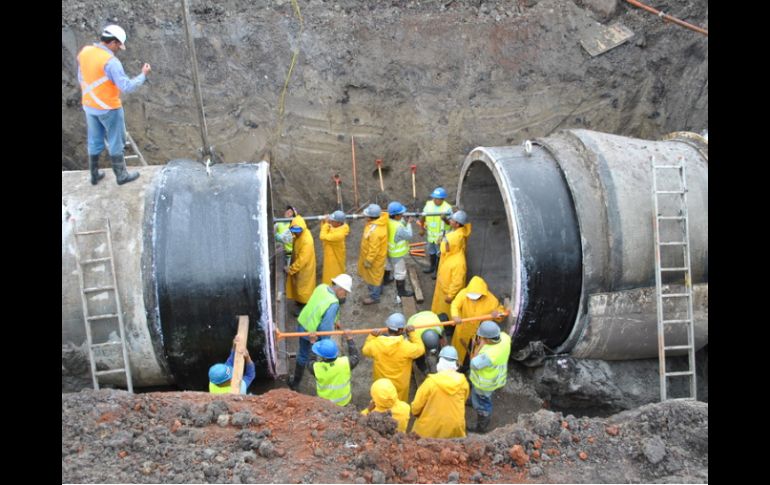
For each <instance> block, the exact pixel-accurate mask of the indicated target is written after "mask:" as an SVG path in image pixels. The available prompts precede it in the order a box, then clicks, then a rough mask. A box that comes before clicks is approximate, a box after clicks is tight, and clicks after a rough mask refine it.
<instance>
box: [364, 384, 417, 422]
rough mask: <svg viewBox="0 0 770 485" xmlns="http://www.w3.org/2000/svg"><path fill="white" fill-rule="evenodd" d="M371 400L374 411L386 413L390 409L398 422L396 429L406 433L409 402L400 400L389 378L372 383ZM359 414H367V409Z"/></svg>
mask: <svg viewBox="0 0 770 485" xmlns="http://www.w3.org/2000/svg"><path fill="white" fill-rule="evenodd" d="M371 393H372V401H374V411H373V412H375V413H386V412H388V411H390V414H391V415H392V416H393V419H395V420H396V422H397V423H398V430H399V431H401V432H402V433H406V427H407V425H408V424H409V404H407V403H405V402H404V401H401V400H400V399H399V398H398V393H397V392H396V386H394V385H393V383H392V382H391V381H390V379H384V378H383V379H377V380H376V381H374V383H373V384H372V389H371ZM361 414H363V415H367V414H369V410H368V409H364V410H363V411H361Z"/></svg>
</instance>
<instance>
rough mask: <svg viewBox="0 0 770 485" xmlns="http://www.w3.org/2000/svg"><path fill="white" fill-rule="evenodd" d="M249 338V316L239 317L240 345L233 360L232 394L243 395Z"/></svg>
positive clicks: (238, 336)
mask: <svg viewBox="0 0 770 485" xmlns="http://www.w3.org/2000/svg"><path fill="white" fill-rule="evenodd" d="M248 336H249V316H248V315H238V333H237V334H236V337H237V338H238V343H237V344H236V345H235V359H234V360H233V378H232V381H230V393H231V394H240V393H241V380H242V379H243V363H244V360H246V359H245V358H244V357H243V354H244V351H245V350H246V339H247V338H248Z"/></svg>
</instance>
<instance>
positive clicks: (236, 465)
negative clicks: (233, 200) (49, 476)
mask: <svg viewBox="0 0 770 485" xmlns="http://www.w3.org/2000/svg"><path fill="white" fill-rule="evenodd" d="M707 480H708V405H707V404H704V403H700V402H681V401H678V402H667V403H662V404H651V405H647V406H644V407H641V408H639V409H636V410H633V411H626V412H623V413H620V414H617V415H614V416H612V417H610V418H608V419H606V420H605V419H593V418H575V417H573V416H567V417H566V418H565V417H563V416H562V415H561V414H560V413H552V412H550V411H547V410H540V411H538V412H536V413H532V414H523V415H521V416H520V417H519V419H518V421H517V422H516V423H514V424H512V425H509V426H505V427H502V428H498V429H496V430H495V431H493V432H491V433H489V434H487V435H474V434H471V435H469V437H468V438H465V439H452V440H437V439H421V438H419V437H418V436H416V435H414V434H412V433H410V434H403V433H398V432H396V428H395V422H394V421H392V420H391V419H390V418H389V417H387V416H384V415H374V416H362V415H360V414H359V413H358V412H357V411H356V410H355V409H353V408H340V407H337V406H334V405H333V404H331V403H329V402H328V401H324V400H322V399H319V398H315V397H309V396H305V395H301V394H297V393H295V392H292V391H289V390H284V389H277V390H273V391H270V392H268V393H266V394H263V395H260V396H230V395H224V396H223V395H210V394H207V393H198V392H181V393H179V392H172V393H148V394H138V395H134V394H129V393H127V392H124V391H112V390H101V391H90V390H89V391H82V392H80V393H77V394H62V482H109V483H114V482H124V483H131V482H134V483H147V482H154V483H185V482H213V483H224V482H228V483H246V482H250V483H269V482H273V483H275V482H282V483H309V482H315V483H409V482H420V483H446V482H449V483H458V482H464V483H488V482H507V483H521V482H525V481H526V482H629V481H631V482H644V481H677V482H680V481H683V482H684V481H686V482H692V481H707Z"/></svg>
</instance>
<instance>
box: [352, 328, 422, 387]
mask: <svg viewBox="0 0 770 485" xmlns="http://www.w3.org/2000/svg"><path fill="white" fill-rule="evenodd" d="M385 326H386V327H388V333H387V335H382V334H381V331H380V329H374V330H372V333H371V334H369V335H368V336H367V337H366V342H364V348H363V349H361V353H362V354H364V355H365V356H366V357H371V358H372V359H374V368H373V378H372V380H373V381H376V380H377V379H380V378H382V377H387V378H388V379H390V380H391V381H392V382H393V385H394V386H396V390H397V391H398V398H399V399H401V400H402V401H408V400H409V385H410V384H411V378H412V361H413V360H414V359H416V358H417V357H419V356H421V355H422V354H424V353H425V345H423V343H422V340H420V337H418V336H417V333H416V332H415V331H414V327H413V326H411V325H406V317H405V316H404V314H403V313H393V314H391V315H390V316H389V317H388V319H387V320H385ZM405 326H406V328H404V327H405ZM404 330H406V336H407V337H408V338H409V340H407V339H406V338H404Z"/></svg>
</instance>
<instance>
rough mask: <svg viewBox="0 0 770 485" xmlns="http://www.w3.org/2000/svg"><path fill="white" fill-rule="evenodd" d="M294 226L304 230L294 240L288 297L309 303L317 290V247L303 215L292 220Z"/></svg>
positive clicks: (287, 277)
mask: <svg viewBox="0 0 770 485" xmlns="http://www.w3.org/2000/svg"><path fill="white" fill-rule="evenodd" d="M291 225H292V226H300V227H301V228H302V229H303V231H302V233H301V234H300V235H299V237H298V238H297V239H295V240H294V251H292V253H291V266H289V274H288V275H287V276H286V298H289V299H291V300H294V301H296V302H297V303H302V304H304V303H307V301H308V300H309V299H310V295H312V294H313V290H315V287H316V283H315V247H313V235H312V234H310V231H309V230H308V229H307V224H306V223H305V219H303V218H302V216H296V217H294V219H292V220H291Z"/></svg>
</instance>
